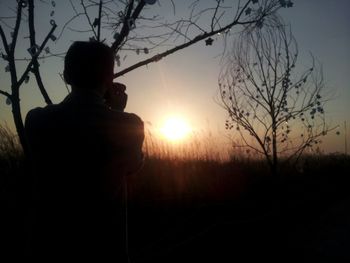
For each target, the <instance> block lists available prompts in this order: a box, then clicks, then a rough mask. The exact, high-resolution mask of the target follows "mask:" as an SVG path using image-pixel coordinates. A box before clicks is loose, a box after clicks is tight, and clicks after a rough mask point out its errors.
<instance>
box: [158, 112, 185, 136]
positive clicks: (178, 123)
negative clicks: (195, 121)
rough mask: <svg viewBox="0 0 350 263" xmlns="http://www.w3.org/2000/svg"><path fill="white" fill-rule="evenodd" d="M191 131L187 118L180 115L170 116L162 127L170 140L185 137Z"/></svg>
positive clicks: (162, 132)
mask: <svg viewBox="0 0 350 263" xmlns="http://www.w3.org/2000/svg"><path fill="white" fill-rule="evenodd" d="M190 131H191V128H190V126H189V125H188V124H187V123H186V121H185V120H183V119H181V118H178V117H171V118H168V119H167V120H166V121H165V122H164V124H163V126H162V127H161V129H160V132H161V134H162V135H163V136H164V137H165V138H166V139H168V140H170V141H174V142H176V141H179V140H182V139H184V138H185V137H186V136H187V135H188V134H189V133H190Z"/></svg>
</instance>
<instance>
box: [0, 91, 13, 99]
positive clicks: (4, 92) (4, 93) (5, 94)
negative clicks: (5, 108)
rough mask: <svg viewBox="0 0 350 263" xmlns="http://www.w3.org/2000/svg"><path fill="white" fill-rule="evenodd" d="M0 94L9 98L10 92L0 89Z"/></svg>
mask: <svg viewBox="0 0 350 263" xmlns="http://www.w3.org/2000/svg"><path fill="white" fill-rule="evenodd" d="M0 94H1V95H4V96H5V97H7V98H11V94H10V93H8V92H6V91H3V90H0Z"/></svg>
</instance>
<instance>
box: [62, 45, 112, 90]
mask: <svg viewBox="0 0 350 263" xmlns="http://www.w3.org/2000/svg"><path fill="white" fill-rule="evenodd" d="M113 68H114V53H113V51H112V49H111V48H110V47H108V46H107V45H105V44H103V43H101V42H97V41H91V42H83V41H76V42H74V43H73V44H72V45H71V46H70V48H69V49H68V52H67V54H66V57H65V59H64V79H65V81H66V82H67V83H68V84H69V85H71V86H72V89H79V90H93V91H95V92H98V93H99V94H101V95H103V94H104V93H105V91H106V90H107V88H108V87H109V85H111V83H112V82H113Z"/></svg>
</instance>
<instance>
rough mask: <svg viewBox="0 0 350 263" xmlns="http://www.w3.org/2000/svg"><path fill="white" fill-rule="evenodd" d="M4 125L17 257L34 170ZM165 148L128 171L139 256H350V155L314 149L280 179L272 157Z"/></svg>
mask: <svg viewBox="0 0 350 263" xmlns="http://www.w3.org/2000/svg"><path fill="white" fill-rule="evenodd" d="M0 134H1V135H0V175H1V178H0V180H1V215H2V219H4V220H3V223H2V225H1V233H2V234H1V237H2V241H4V242H2V243H3V244H5V246H3V247H2V249H3V250H4V252H6V253H5V254H8V255H11V257H12V258H16V257H17V256H20V255H21V254H22V253H23V251H24V247H25V241H24V240H25V239H24V236H25V229H26V224H27V221H26V220H27V218H26V213H27V209H28V203H27V202H28V195H30V189H29V188H28V185H30V178H28V176H27V169H26V167H27V164H26V161H25V158H24V156H23V154H22V151H21V148H20V146H19V144H18V141H17V139H16V136H14V135H13V134H12V133H11V132H10V131H9V129H7V128H6V127H1V129H0ZM197 146H198V145H197ZM156 147H158V148H159V149H160V146H156ZM161 147H163V148H161V149H162V150H161V151H159V152H160V153H161V154H156V151H154V148H153V150H152V151H153V152H150V149H149V148H148V149H146V151H145V152H146V154H147V157H146V161H145V165H144V167H143V169H142V171H141V172H140V173H139V174H137V175H133V176H131V177H130V178H128V219H129V222H128V226H129V227H128V229H129V247H130V258H131V261H132V262H201V261H204V260H205V261H206V262H208V260H209V261H211V262H228V261H238V262H251V261H257V260H259V261H261V260H265V259H267V260H269V261H270V262H271V261H272V262H349V261H348V260H350V255H349V253H348V248H349V247H350V238H349V237H350V223H349V222H350V210H349V207H350V194H349V186H350V179H349V177H348V171H349V169H350V158H349V156H345V155H340V154H333V155H309V156H304V157H303V158H302V159H301V161H300V163H299V164H298V166H295V167H294V166H285V167H282V168H281V176H280V177H279V178H272V177H271V176H270V175H269V171H268V167H267V166H266V165H265V163H264V162H263V161H262V160H255V159H252V158H248V157H246V156H239V155H237V154H236V155H232V156H235V158H230V159H227V160H223V159H222V158H219V159H218V158H216V157H217V155H216V154H214V155H210V151H209V150H208V151H206V154H205V155H204V157H203V155H202V157H201V156H199V155H195V154H193V152H192V153H191V154H188V149H185V152H187V155H186V154H185V155H182V156H172V155H171V154H170V153H171V151H169V150H167V149H166V146H165V145H162V146H161ZM191 147H192V146H191ZM191 151H195V148H191ZM165 153H166V154H165ZM189 156H194V157H195V158H192V159H191V158H188V157H189ZM5 254H4V255H5Z"/></svg>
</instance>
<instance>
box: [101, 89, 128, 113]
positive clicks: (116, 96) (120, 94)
mask: <svg viewBox="0 0 350 263" xmlns="http://www.w3.org/2000/svg"><path fill="white" fill-rule="evenodd" d="M125 90H126V86H125V85H124V84H121V83H118V82H114V83H113V84H112V85H111V87H110V88H109V89H108V90H107V91H106V94H105V100H106V103H107V105H108V106H109V107H111V108H112V109H114V110H119V111H124V109H125V107H126V103H127V101H128V95H127V94H126V93H125Z"/></svg>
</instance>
